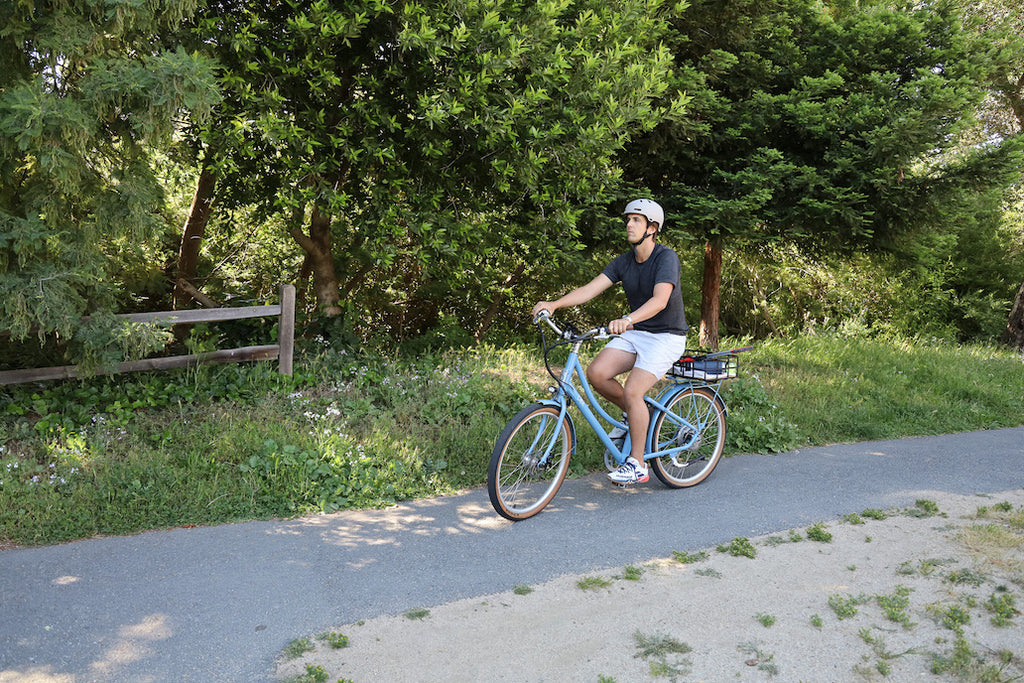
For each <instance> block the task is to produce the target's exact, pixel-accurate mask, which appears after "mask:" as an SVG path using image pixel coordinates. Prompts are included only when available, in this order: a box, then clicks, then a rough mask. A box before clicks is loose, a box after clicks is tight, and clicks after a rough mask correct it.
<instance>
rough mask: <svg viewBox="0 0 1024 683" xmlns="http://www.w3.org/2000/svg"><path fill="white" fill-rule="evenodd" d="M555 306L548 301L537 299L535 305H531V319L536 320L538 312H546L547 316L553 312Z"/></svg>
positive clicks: (538, 316)
mask: <svg viewBox="0 0 1024 683" xmlns="http://www.w3.org/2000/svg"><path fill="white" fill-rule="evenodd" d="M556 308H557V307H556V306H555V305H554V304H553V303H551V302H550V301H538V302H537V305H536V306H534V307H533V313H532V315H533V321H534V322H537V320H538V318H540V314H541V313H544V312H546V313H547V314H548V315H549V316H550V315H551V314H552V313H554V312H555V309H556Z"/></svg>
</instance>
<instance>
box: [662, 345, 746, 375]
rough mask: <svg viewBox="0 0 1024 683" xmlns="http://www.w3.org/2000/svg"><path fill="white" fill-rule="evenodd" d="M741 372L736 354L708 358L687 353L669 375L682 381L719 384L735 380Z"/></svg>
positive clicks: (676, 363) (675, 364) (674, 365)
mask: <svg viewBox="0 0 1024 683" xmlns="http://www.w3.org/2000/svg"><path fill="white" fill-rule="evenodd" d="M739 370H740V361H739V356H738V355H737V354H735V353H729V354H723V355H721V356H713V357H711V358H708V357H707V355H705V354H700V353H690V352H687V353H685V354H684V355H683V356H682V357H681V358H680V359H679V360H677V361H676V362H675V363H673V365H672V369H671V370H669V371H668V374H669V376H670V377H678V378H680V379H697V380H701V381H703V382H719V381H721V380H723V379H735V378H736V376H737V375H738V374H739Z"/></svg>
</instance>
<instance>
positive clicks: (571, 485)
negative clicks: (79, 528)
mask: <svg viewBox="0 0 1024 683" xmlns="http://www.w3.org/2000/svg"><path fill="white" fill-rule="evenodd" d="M1022 487H1024V427H1020V428H1014V429H1000V430H992V431H982V432H971V433H965V434H954V435H947V436H935V437H920V438H910V439H899V440H894V441H875V442H868V443H858V444H846V445H836V446H827V447H821V448H807V449H802V450H800V451H797V452H793V453H786V454H781V455H773V456H765V455H743V456H734V457H731V458H726V459H724V460H723V461H722V462H721V463H720V464H719V466H718V469H717V470H716V471H715V472H714V474H712V476H711V477H710V478H709V479H708V480H707V481H705V482H704V483H703V484H701V485H699V486H697V487H694V488H692V489H683V490H670V489H667V488H665V487H663V486H662V485H661V484H660V483H658V482H657V480H656V479H655V478H654V477H652V478H651V481H650V482H649V483H647V484H644V485H641V486H638V487H635V488H633V489H626V490H623V489H619V488H616V487H613V486H611V485H609V484H608V483H607V481H606V480H605V478H604V476H603V475H594V476H590V477H586V478H582V479H577V480H573V481H568V482H566V483H565V484H564V485H563V486H562V490H561V491H560V492H559V494H558V496H557V497H556V498H555V500H554V501H553V502H552V504H551V505H550V506H549V507H548V508H547V509H546V510H545V511H544V512H542V513H541V514H540V515H538V516H537V517H534V518H533V519H530V520H527V521H524V522H519V523H516V524H512V523H510V522H506V521H504V520H502V519H500V518H499V517H498V516H497V515H496V514H495V513H494V511H493V510H492V509H491V506H490V503H489V501H488V499H487V491H486V490H485V489H474V490H472V491H469V492H467V493H465V494H463V495H458V496H450V497H445V498H438V499H431V500H424V501H417V502H413V503H405V504H402V505H401V506H398V507H395V508H391V509H388V510H374V511H352V512H341V513H336V514H332V515H321V516H315V517H308V518H303V519H297V520H287V521H270V522H249V523H243V524H229V525H224V526H217V527H203V528H190V529H171V530H168V531H157V532H149V533H144V534H140V535H137V536H130V537H113V538H98V539H91V540H86V541H79V542H75V543H68V544H63V545H58V546H50V547H44V548H27V549H15V550H7V551H3V552H0V683H28V682H30V681H31V682H32V683H84V682H86V681H113V682H118V683H119V682H121V681H124V682H126V683H129V682H130V683H146V682H152V683H156V682H163V681H167V682H175V683H176V682H179V681H203V682H204V683H206V682H220V681H225V682H232V683H233V682H239V683H253V682H258V681H267V680H271V678H270V676H271V672H272V670H273V665H274V661H275V659H276V657H278V656H279V655H280V653H281V652H282V650H283V648H284V647H285V646H286V645H287V644H288V643H289V642H290V641H291V640H292V639H294V638H297V637H302V636H310V635H313V634H316V633H318V632H320V631H322V630H325V629H329V628H330V627H332V626H338V625H341V624H346V623H351V622H354V621H358V620H359V619H369V618H373V617H376V616H380V615H383V614H399V613H402V612H405V611H406V610H408V609H410V608H413V607H428V608H429V607H432V606H435V605H439V604H443V603H446V602H450V601H452V600H456V599H460V598H467V597H477V596H482V595H488V594H491V593H496V592H500V591H505V590H509V589H510V588H512V587H513V586H515V585H517V584H536V583H541V582H544V581H547V580H550V579H552V578H555V577H557V576H561V575H564V574H582V573H588V572H592V571H596V570H602V569H608V568H615V567H621V566H624V565H626V564H634V563H641V562H645V561H647V560H651V559H654V558H662V557H668V556H670V555H671V553H672V551H673V550H679V551H689V552H693V551H696V550H699V549H702V548H708V547H713V546H715V545H718V544H720V543H725V542H728V541H730V540H731V539H733V538H736V537H738V536H758V535H762V534H768V533H774V532H777V531H782V530H786V529H790V528H794V527H802V526H806V525H809V524H813V523H816V522H821V521H830V520H834V519H837V518H840V517H842V516H843V515H845V514H848V513H851V512H860V511H862V510H864V509H866V508H881V509H885V508H892V507H904V506H908V505H913V504H914V502H915V501H916V500H917V499H919V498H926V497H927V496H928V494H929V492H938V491H942V492H949V493H959V494H983V493H995V492H999V491H1006V490H1011V489H1017V488H1022ZM453 647H457V644H453ZM425 675H427V677H428V678H429V674H428V673H427V672H425Z"/></svg>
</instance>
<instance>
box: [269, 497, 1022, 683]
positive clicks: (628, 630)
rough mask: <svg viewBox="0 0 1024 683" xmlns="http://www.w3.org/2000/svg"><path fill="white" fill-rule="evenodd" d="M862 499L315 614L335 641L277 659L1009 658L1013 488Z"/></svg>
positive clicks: (948, 662)
mask: <svg viewBox="0 0 1024 683" xmlns="http://www.w3.org/2000/svg"><path fill="white" fill-rule="evenodd" d="M866 512H867V513H868V514H867V515H857V516H849V517H847V518H846V519H843V520H834V521H832V522H827V523H824V524H820V525H816V526H815V527H813V528H800V529H794V530H792V531H790V532H787V533H782V534H774V535H771V536H765V537H759V538H753V539H746V540H747V541H749V543H744V542H743V540H742V539H741V540H739V541H736V542H733V543H731V544H726V545H725V546H723V547H722V548H718V549H716V548H708V549H705V550H704V551H702V552H700V553H689V554H685V555H674V556H673V557H666V558H662V559H659V560H656V561H652V562H649V563H647V564H644V565H642V566H641V565H638V566H633V567H623V568H621V569H620V570H618V571H613V572H600V573H594V574H592V575H583V576H562V577H559V578H556V579H554V580H552V581H550V582H548V583H545V584H542V585H538V586H532V587H526V586H520V587H511V586H510V587H509V588H510V590H509V591H507V592H504V593H498V594H494V595H487V596H481V597H478V598H472V599H466V600H460V601H457V602H453V603H449V604H446V605H442V606H440V607H434V608H431V609H430V610H429V611H427V610H420V611H419V613H418V614H417V613H414V612H413V611H410V612H408V613H407V614H405V615H402V614H399V615H392V616H385V617H380V618H377V619H369V620H366V621H362V622H359V623H355V624H338V625H334V626H332V627H330V628H329V629H325V631H326V632H332V633H334V634H335V642H334V645H335V646H336V645H339V644H341V643H342V642H344V643H345V647H334V646H332V644H331V643H330V642H329V641H328V640H327V638H326V635H327V633H324V634H306V637H307V638H308V639H309V641H310V644H311V645H313V646H314V647H315V649H314V650H312V651H308V652H306V653H305V654H303V655H301V656H299V657H296V658H293V659H287V658H285V657H282V660H281V662H280V663H279V665H278V667H277V670H276V675H277V676H278V677H281V678H283V679H286V680H288V679H291V680H301V681H316V680H323V681H332V682H333V681H338V680H339V679H342V680H351V681H355V682H356V683H363V682H367V681H391V682H395V683H397V682H401V681H424V680H436V681H447V682H452V681H483V680H486V681H517V682H519V681H559V682H563V681H587V682H589V683H596V682H598V681H604V682H606V683H609V682H610V681H618V682H620V683H626V682H633V681H658V680H687V681H723V680H739V681H768V680H775V681H797V680H802V681H840V680H842V681H848V680H885V681H910V680H914V681H918V680H970V681H975V680H993V681H1004V680H1011V679H1013V678H1014V677H1019V676H1021V675H1024V626H1022V624H1024V617H1022V616H1021V615H1020V610H1021V609H1024V574H1022V567H1024V548H1022V543H1024V491H1010V492H1006V493H1003V494H997V495H991V496H957V495H952V494H946V493H935V494H934V495H929V497H928V498H927V499H924V500H923V501H922V503H921V504H920V505H919V506H918V507H915V508H911V509H908V510H888V511H884V514H885V517H884V519H874V518H872V517H871V515H872V514H873V513H874V511H866ZM876 516H881V515H876ZM812 538H818V539H819V540H812ZM968 546H970V547H968ZM750 554H753V555H754V557H749V555H750ZM409 607H410V610H413V609H414V608H417V607H418V606H417V605H410V606H409ZM423 612H426V614H424V613H423ZM296 635H297V636H301V635H302V634H296ZM318 636H319V639H318ZM339 636H344V638H340V637H339Z"/></svg>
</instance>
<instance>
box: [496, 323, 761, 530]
mask: <svg viewBox="0 0 1024 683" xmlns="http://www.w3.org/2000/svg"><path fill="white" fill-rule="evenodd" d="M534 322H535V323H536V324H537V326H538V328H539V329H540V332H541V340H542V342H543V345H544V363H545V365H546V366H547V368H548V372H549V373H550V374H551V376H552V377H554V378H555V382H556V386H553V387H551V388H550V389H549V390H548V391H550V392H551V394H552V396H551V398H548V399H544V400H541V401H537V402H536V403H534V404H532V405H529V406H527V407H525V408H523V409H522V410H521V411H519V413H518V414H517V415H516V416H515V417H513V418H512V420H511V421H510V422H509V423H508V425H506V426H505V429H504V430H502V432H501V435H500V436H498V440H497V443H496V444H495V446H494V452H493V454H492V455H491V463H490V467H489V468H488V472H487V492H488V494H489V495H490V498H491V504H492V505H493V506H494V509H495V510H496V511H497V512H498V514H500V515H501V516H502V517H505V518H507V519H511V520H521V519H527V518H528V517H532V516H534V515H535V514H537V513H538V512H540V511H541V510H543V509H544V507H545V506H546V505H547V504H548V503H550V502H551V499H552V498H554V497H555V494H556V493H558V489H559V487H560V486H561V485H562V481H564V480H565V475H566V473H567V472H568V471H569V459H570V457H571V456H572V454H573V453H574V452H575V450H576V426H575V424H574V422H573V419H572V416H571V414H570V413H569V406H570V405H574V406H576V408H577V409H578V410H579V412H580V414H581V415H582V417H583V419H584V420H585V421H586V422H587V424H589V425H590V427H591V428H592V429H593V430H594V432H595V433H596V434H597V436H598V438H599V439H600V440H601V443H602V444H604V447H605V466H606V467H607V468H608V470H609V471H611V470H613V469H615V468H616V467H618V466H619V465H621V464H622V463H623V462H624V461H625V459H626V457H627V456H628V455H629V452H630V442H629V436H628V434H627V435H626V437H625V440H624V441H623V442H622V443H616V442H615V441H612V439H611V437H610V436H609V433H608V431H606V430H605V428H604V425H603V423H602V420H603V422H604V423H608V424H610V425H611V426H612V427H622V428H625V425H624V424H623V423H622V422H620V421H619V420H616V419H615V418H614V417H612V416H611V415H609V414H608V412H607V411H606V410H605V409H604V408H603V407H602V406H601V404H600V403H598V402H597V400H596V399H595V396H594V392H593V390H592V389H591V387H590V384H589V382H587V377H586V373H585V372H584V369H583V365H582V364H581V363H580V359H579V351H580V348H581V347H582V346H583V344H584V343H585V342H587V341H591V340H597V339H608V338H609V337H610V336H611V335H610V334H609V333H608V330H607V328H604V327H598V328H594V329H592V330H588V331H587V332H583V333H579V332H578V331H576V330H575V329H573V328H572V327H571V326H570V325H565V329H562V328H559V326H558V325H556V324H555V322H554V321H553V320H552V319H551V315H550V314H549V313H548V312H547V311H541V312H540V314H539V315H538V316H537V318H536V319H535V320H534ZM545 324H546V325H547V326H548V327H550V328H551V330H552V331H554V333H555V335H556V340H555V341H554V342H552V343H551V344H550V345H549V344H548V342H547V339H546V337H545V334H544V325H545ZM563 345H568V346H569V347H570V349H569V357H568V358H567V359H566V362H565V366H564V368H563V369H562V372H561V375H560V376H556V375H555V373H554V372H552V370H551V365H550V363H549V361H548V354H549V353H550V352H551V350H552V349H554V348H556V347H559V346H563ZM750 348H751V347H746V348H742V349H733V350H730V351H720V352H717V353H708V354H701V355H689V354H688V355H686V356H683V358H681V359H679V361H678V362H676V364H675V365H674V366H673V368H672V370H671V371H670V373H669V374H668V375H667V376H666V379H668V380H670V381H669V382H668V384H667V385H666V386H665V387H664V388H663V389H661V391H660V392H659V393H658V395H657V396H656V397H655V398H651V397H649V396H647V397H644V400H645V401H646V402H647V406H648V409H649V410H650V411H651V423H650V426H649V427H648V430H647V443H646V444H645V448H644V450H645V455H644V459H645V460H647V461H648V465H649V466H651V467H652V469H653V470H654V474H655V475H657V477H658V479H660V480H661V481H662V483H664V484H665V485H666V486H669V487H672V488H684V487H687V486H694V485H695V484H699V483H700V482H702V481H704V480H705V479H706V478H707V477H708V475H709V474H711V472H712V470H714V469H715V466H716V465H718V461H719V460H720V459H721V457H722V450H723V448H724V447H725V421H726V408H725V402H724V401H723V400H722V397H721V395H720V392H719V390H720V388H721V384H722V381H723V380H726V379H731V378H734V377H736V375H737V369H738V360H737V354H738V353H740V352H742V351H748V350H750Z"/></svg>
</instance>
